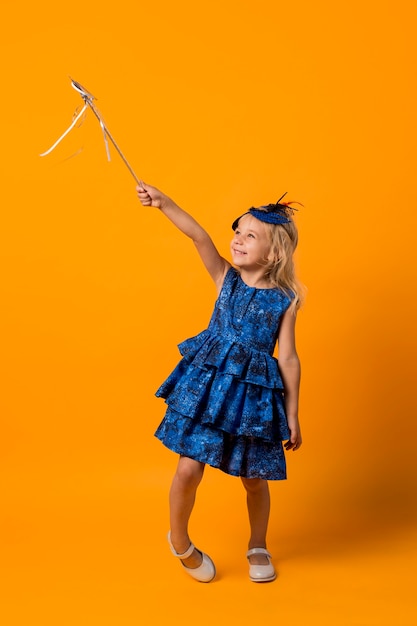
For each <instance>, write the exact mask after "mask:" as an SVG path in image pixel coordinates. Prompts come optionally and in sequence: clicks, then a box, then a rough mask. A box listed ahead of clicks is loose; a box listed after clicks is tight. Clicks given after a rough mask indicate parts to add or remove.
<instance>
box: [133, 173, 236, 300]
mask: <svg viewBox="0 0 417 626" xmlns="http://www.w3.org/2000/svg"><path fill="white" fill-rule="evenodd" d="M136 191H137V194H138V198H139V200H140V202H141V203H142V204H143V206H150V207H155V208H157V209H159V210H160V211H162V213H163V214H164V215H165V216H166V217H167V218H168V219H169V220H170V221H171V222H172V223H173V224H174V225H175V226H176V227H177V228H178V229H179V230H180V231H181V232H182V233H184V235H186V236H187V237H189V238H190V239H192V240H193V242H194V245H195V247H196V248H197V251H198V253H199V255H200V257H201V260H202V261H203V263H204V265H205V267H206V269H207V271H208V273H209V274H210V276H211V277H212V279H213V281H214V282H215V284H216V287H217V290H218V291H220V289H221V286H222V284H223V280H224V277H225V275H226V272H227V270H228V269H229V268H230V263H229V262H228V261H226V259H224V258H223V257H222V256H220V254H219V252H218V250H217V248H216V246H215V245H214V243H213V241H212V240H211V238H210V235H209V234H208V233H207V232H206V231H205V230H204V228H203V227H202V226H200V224H199V223H198V222H197V221H196V220H195V219H194V218H193V217H192V216H191V215H190V214H189V213H187V212H186V211H184V210H183V209H181V207H179V206H178V205H177V204H175V202H174V201H173V200H171V198H169V197H168V196H166V195H165V194H164V193H162V192H161V191H159V189H156V187H152V186H151V185H147V184H145V183H143V182H141V184H140V185H138V186H137V187H136Z"/></svg>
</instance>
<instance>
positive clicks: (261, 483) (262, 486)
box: [241, 478, 268, 493]
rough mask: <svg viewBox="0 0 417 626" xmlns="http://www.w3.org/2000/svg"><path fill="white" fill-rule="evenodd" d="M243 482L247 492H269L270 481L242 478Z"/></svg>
mask: <svg viewBox="0 0 417 626" xmlns="http://www.w3.org/2000/svg"><path fill="white" fill-rule="evenodd" d="M241 480H242V483H243V486H244V488H245V489H246V491H247V492H250V493H259V492H261V491H263V490H266V491H267V490H268V481H267V480H264V479H263V478H242V479H241Z"/></svg>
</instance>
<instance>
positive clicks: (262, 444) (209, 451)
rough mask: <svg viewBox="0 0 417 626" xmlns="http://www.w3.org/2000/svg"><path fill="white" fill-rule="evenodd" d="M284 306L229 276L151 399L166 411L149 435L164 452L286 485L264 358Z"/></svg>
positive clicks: (279, 421)
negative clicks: (201, 325) (200, 328)
mask: <svg viewBox="0 0 417 626" xmlns="http://www.w3.org/2000/svg"><path fill="white" fill-rule="evenodd" d="M290 303H291V300H290V298H289V297H288V296H287V295H285V294H284V293H283V292H282V291H281V290H279V289H274V288H273V289H258V288H256V287H249V286H248V285H246V284H245V283H244V282H243V280H242V279H241V277H240V274H239V273H238V272H237V270H235V269H234V268H230V269H229V271H228V272H227V274H226V277H225V279H224V283H223V287H222V289H221V292H220V294H219V297H218V298H217V301H216V304H215V307H214V311H213V315H212V317H211V320H210V323H209V326H208V328H207V329H206V330H204V331H203V332H201V333H200V334H198V335H197V336H196V337H191V338H190V339H187V340H186V341H184V342H182V343H180V344H179V346H178V348H179V351H180V353H181V355H182V359H181V361H180V362H179V363H178V365H177V367H176V368H175V369H174V371H173V372H172V373H171V374H170V376H169V377H168V378H167V380H166V381H165V382H164V383H163V384H162V385H161V386H160V388H159V389H158V390H157V392H156V396H157V397H161V398H164V399H165V401H166V403H167V405H168V408H167V411H166V414H165V417H164V419H163V420H162V422H161V424H160V425H159V427H158V429H157V430H156V432H155V436H156V437H157V438H158V439H160V440H161V441H162V443H163V444H164V445H165V446H166V447H167V448H169V449H170V450H172V451H174V452H176V453H178V454H180V455H184V456H187V457H189V458H192V459H195V460H196V461H201V462H203V463H207V464H208V465H211V466H213V467H216V468H218V469H220V470H222V471H224V472H226V473H227V474H231V475H232V476H241V477H245V478H263V479H266V480H283V479H285V478H286V465H285V456H284V450H283V445H282V441H283V440H287V439H289V437H290V433H289V430H288V425H287V419H286V415H285V408H284V387H283V383H282V379H281V376H280V372H279V367H278V361H277V359H276V358H274V357H273V356H272V354H273V351H274V348H275V344H276V341H277V337H278V331H279V326H280V322H281V319H282V315H283V314H284V313H285V311H286V310H287V309H288V307H289V305H290Z"/></svg>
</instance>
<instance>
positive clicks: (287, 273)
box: [257, 209, 305, 313]
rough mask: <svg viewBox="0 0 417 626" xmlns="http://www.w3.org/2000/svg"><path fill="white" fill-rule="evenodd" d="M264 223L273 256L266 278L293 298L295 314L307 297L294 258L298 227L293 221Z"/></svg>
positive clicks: (291, 308) (291, 307)
mask: <svg viewBox="0 0 417 626" xmlns="http://www.w3.org/2000/svg"><path fill="white" fill-rule="evenodd" d="M257 210H258V211H259V209H257ZM262 223H263V224H264V226H265V229H266V232H267V234H268V237H269V240H270V242H271V254H272V256H273V259H272V260H270V261H269V264H268V266H267V272H266V278H267V279H268V280H269V281H270V282H271V283H272V284H273V285H274V286H275V287H278V289H281V290H282V291H283V292H284V293H285V294H286V295H287V296H288V297H289V298H291V305H290V307H289V309H290V310H292V311H293V312H294V313H295V311H297V310H298V309H299V308H300V307H301V305H302V304H303V302H304V297H305V287H304V285H302V284H301V283H300V281H299V280H298V278H297V276H296V272H295V265H294V258H293V255H294V252H295V249H296V248H297V244H298V231H297V227H296V225H295V223H294V222H293V220H291V221H290V222H287V223H285V224H268V223H266V222H262Z"/></svg>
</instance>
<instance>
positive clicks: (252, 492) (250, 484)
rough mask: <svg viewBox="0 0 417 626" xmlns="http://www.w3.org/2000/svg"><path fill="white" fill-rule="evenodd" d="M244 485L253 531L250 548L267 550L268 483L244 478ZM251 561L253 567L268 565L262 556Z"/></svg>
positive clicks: (251, 557)
mask: <svg viewBox="0 0 417 626" xmlns="http://www.w3.org/2000/svg"><path fill="white" fill-rule="evenodd" d="M242 483H243V486H244V487H245V489H246V493H247V506H248V514H249V524H250V530H251V534H250V539H249V544H248V548H249V549H251V548H266V533H267V530H268V522H269V511H270V497H269V487H268V482H267V481H266V480H263V479H262V478H242ZM249 561H250V563H252V565H268V559H267V557H266V556H265V555H262V554H253V555H252V556H250V557H249Z"/></svg>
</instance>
